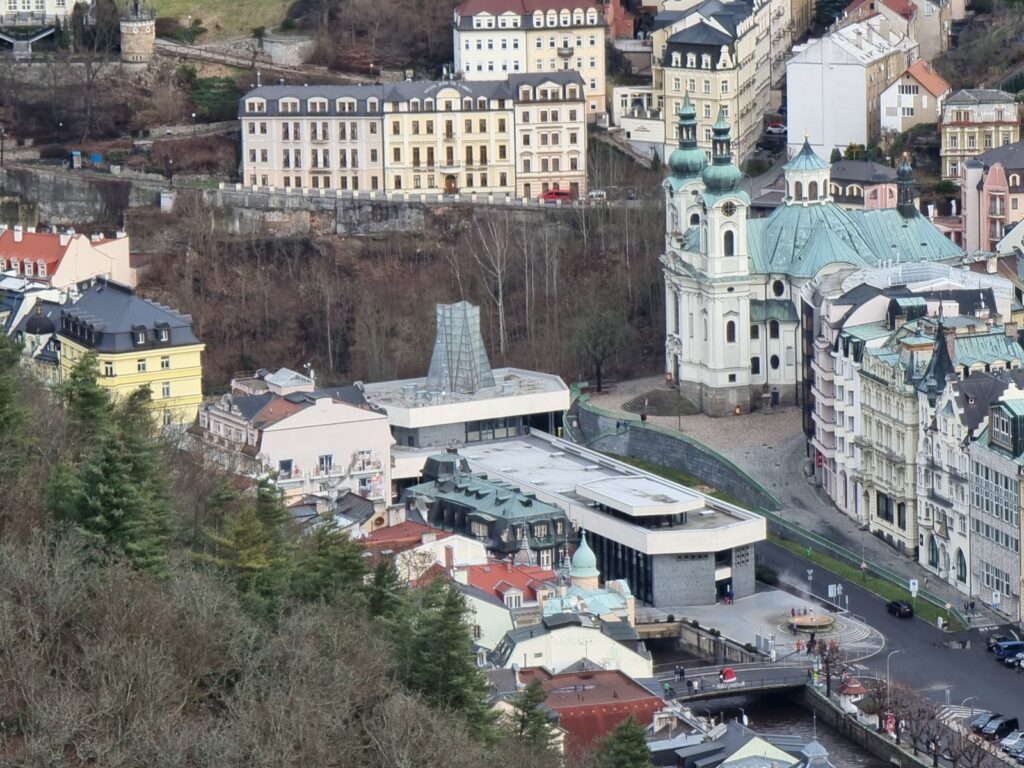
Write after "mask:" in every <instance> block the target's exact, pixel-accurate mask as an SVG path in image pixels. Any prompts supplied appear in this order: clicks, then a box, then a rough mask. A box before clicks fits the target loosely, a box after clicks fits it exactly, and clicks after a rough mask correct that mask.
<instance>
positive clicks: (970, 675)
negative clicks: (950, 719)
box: [758, 542, 1024, 717]
mask: <svg viewBox="0 0 1024 768" xmlns="http://www.w3.org/2000/svg"><path fill="white" fill-rule="evenodd" d="M758 554H759V556H761V557H762V558H763V560H764V562H765V563H767V564H768V565H770V566H771V567H772V568H775V569H776V570H777V571H778V572H779V573H780V574H789V575H791V576H795V575H803V578H804V583H806V572H807V569H808V568H813V569H814V577H813V580H812V582H811V585H812V592H813V594H814V595H815V596H817V597H821V598H822V599H827V595H828V585H829V584H842V586H843V592H844V594H845V595H846V596H849V599H850V602H849V607H850V611H851V612H852V613H853V614H854V615H855V616H859V617H863V619H864V621H865V622H866V623H867V624H869V625H871V626H872V627H875V628H876V629H878V630H879V631H880V632H882V634H883V635H885V638H886V646H885V648H883V650H882V651H881V652H880V653H879V654H877V655H875V656H873V657H872V658H870V659H865V660H863V661H862V662H859V665H858V666H856V667H855V669H856V671H857V674H860V675H861V676H865V677H867V676H872V675H873V676H876V677H879V678H884V677H885V674H886V658H887V657H888V658H889V668H890V674H891V676H892V679H893V680H897V681H900V682H903V683H906V684H908V685H910V686H911V687H913V688H915V689H917V690H919V691H921V692H922V693H924V694H926V695H927V696H929V697H931V698H932V699H934V700H936V701H938V702H940V703H942V704H945V703H946V690H947V689H948V690H949V701H950V702H951V703H952V704H953V705H954V706H959V705H960V704H961V702H962V701H963V700H964V699H966V698H968V697H977V698H976V699H974V700H972V701H969V702H967V704H966V707H967V708H968V709H969V708H970V707H972V706H974V707H978V708H986V709H992V710H995V711H998V712H1002V713H1004V714H1012V715H1017V716H1018V717H1024V674H1021V673H1017V672H1012V671H1009V670H1007V669H1006V668H1005V667H1004V666H1003V665H1002V664H1000V663H999V662H997V661H996V660H995V659H994V658H993V656H992V654H990V653H988V652H987V651H986V650H985V638H986V637H987V635H988V633H986V632H982V631H979V630H968V631H965V632H960V633H956V634H948V633H946V632H943V631H942V630H940V629H938V628H937V627H934V626H932V625H930V624H928V623H926V622H924V621H922V620H920V619H897V618H896V617H895V616H892V615H890V614H889V613H887V612H886V610H885V603H884V602H883V601H882V599H881V598H879V597H877V596H875V595H873V594H871V593H870V592H868V591H866V590H865V589H863V588H861V586H860V585H859V584H857V583H856V582H851V581H847V580H846V579H843V578H840V577H839V576H836V575H834V574H830V573H829V572H828V571H825V570H824V569H822V568H821V567H820V566H818V565H815V564H813V563H809V562H808V561H806V560H804V559H803V558H801V557H798V556H796V555H794V554H793V553H791V552H789V551H788V550H785V549H782V548H781V547H777V546H775V545H774V544H770V543H767V542H765V543H762V544H759V545H758ZM844 603H845V600H844ZM997 631H999V632H1002V633H1003V634H1009V631H1008V630H1007V628H1005V627H1003V628H1000V629H999V630H997ZM961 640H968V641H970V646H971V647H970V648H952V647H950V646H949V643H950V641H961ZM893 651H899V653H894V654H893V655H892V656H891V657H889V654H890V653H892V652H893Z"/></svg>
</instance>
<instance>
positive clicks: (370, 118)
mask: <svg viewBox="0 0 1024 768" xmlns="http://www.w3.org/2000/svg"><path fill="white" fill-rule="evenodd" d="M584 99H585V97H584V83H583V79H582V77H581V76H580V75H579V73H577V72H574V71H563V72H552V73H550V74H535V75H513V76H511V77H509V78H507V79H505V80H500V81H498V80H493V81H465V80H443V81H406V82H401V83H392V84H387V85H367V86H267V87H261V88H257V89H255V90H253V91H251V92H249V93H248V94H246V96H245V97H243V99H242V102H241V105H240V108H239V117H240V119H241V123H242V173H241V176H242V179H243V182H244V183H245V184H247V185H249V186H259V187H272V188H277V189H280V188H299V189H302V190H307V191H308V190H325V189H327V190H347V191H354V192H359V191H382V192H403V193H416V192H420V193H423V194H460V193H474V192H480V193H485V194H500V195H515V196H517V197H528V198H529V197H536V196H538V195H540V194H542V193H543V192H546V191H548V190H551V189H564V190H570V191H572V192H573V193H574V194H575V195H585V194H586V156H587V143H586V142H587V130H586V128H587V126H586V110H585V100H584Z"/></svg>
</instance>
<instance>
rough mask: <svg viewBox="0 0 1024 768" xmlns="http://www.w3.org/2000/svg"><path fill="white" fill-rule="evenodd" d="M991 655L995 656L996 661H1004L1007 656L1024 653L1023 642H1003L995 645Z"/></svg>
mask: <svg viewBox="0 0 1024 768" xmlns="http://www.w3.org/2000/svg"><path fill="white" fill-rule="evenodd" d="M992 653H994V654H995V656H996V658H997V659H1005V658H1007V657H1009V656H1016V655H1017V654H1018V653H1024V640H1003V641H1002V642H999V643H996V647H995V648H993V649H992Z"/></svg>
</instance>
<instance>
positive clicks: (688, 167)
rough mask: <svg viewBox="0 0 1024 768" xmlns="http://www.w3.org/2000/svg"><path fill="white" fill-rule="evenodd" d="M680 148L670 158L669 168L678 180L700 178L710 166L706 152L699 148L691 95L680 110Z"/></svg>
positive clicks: (685, 98) (686, 98)
mask: <svg viewBox="0 0 1024 768" xmlns="http://www.w3.org/2000/svg"><path fill="white" fill-rule="evenodd" d="M678 125H679V146H678V147H677V148H676V149H674V150H673V151H672V154H671V155H669V157H668V166H669V168H670V169H671V170H672V175H673V176H675V177H676V178H677V179H680V180H682V179H691V178H696V177H697V176H700V174H701V171H703V170H704V168H705V167H706V166H707V164H708V160H707V157H705V155H704V151H703V150H701V149H700V148H699V147H698V146H697V110H696V109H695V108H694V106H693V102H691V101H690V95H689V94H687V95H686V96H685V97H684V98H683V106H682V107H681V108H680V109H679V123H678Z"/></svg>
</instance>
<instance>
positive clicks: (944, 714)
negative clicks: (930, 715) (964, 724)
mask: <svg viewBox="0 0 1024 768" xmlns="http://www.w3.org/2000/svg"><path fill="white" fill-rule="evenodd" d="M980 711H981V710H979V709H978V708H977V707H961V706H958V705H956V704H943V705H942V706H941V707H939V720H941V721H942V722H944V723H952V722H955V721H957V720H963V719H964V718H966V717H971V716H972V715H975V714H977V713H978V712H980Z"/></svg>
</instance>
